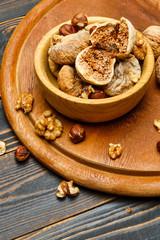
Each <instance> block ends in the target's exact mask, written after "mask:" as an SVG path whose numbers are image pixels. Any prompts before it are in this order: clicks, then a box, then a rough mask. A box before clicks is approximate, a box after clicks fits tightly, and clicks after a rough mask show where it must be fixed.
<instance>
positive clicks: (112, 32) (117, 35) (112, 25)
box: [90, 17, 137, 58]
mask: <svg viewBox="0 0 160 240" xmlns="http://www.w3.org/2000/svg"><path fill="white" fill-rule="evenodd" d="M136 39H137V36H136V30H135V28H134V27H133V25H132V24H131V22H130V21H129V20H128V19H126V18H124V17H122V18H121V19H120V21H116V20H112V21H108V22H105V23H103V24H101V25H100V26H98V27H97V28H96V29H95V30H94V31H93V32H92V34H91V36H90V40H91V43H92V46H93V47H95V48H100V49H105V50H106V51H107V52H112V53H114V54H115V56H116V57H118V58H125V57H126V56H127V55H129V54H130V53H131V51H132V49H133V46H134V45H135V43H136Z"/></svg>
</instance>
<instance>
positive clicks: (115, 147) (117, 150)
mask: <svg viewBox="0 0 160 240" xmlns="http://www.w3.org/2000/svg"><path fill="white" fill-rule="evenodd" d="M121 153H122V145H121V144H120V143H118V144H113V143H110V144H109V155H110V157H111V158H112V159H116V158H117V157H119V156H120V155H121Z"/></svg>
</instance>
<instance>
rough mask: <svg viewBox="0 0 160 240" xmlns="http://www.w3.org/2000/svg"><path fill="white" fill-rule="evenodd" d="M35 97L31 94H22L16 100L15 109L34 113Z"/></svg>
mask: <svg viewBox="0 0 160 240" xmlns="http://www.w3.org/2000/svg"><path fill="white" fill-rule="evenodd" d="M32 106H33V96H32V94H31V93H29V92H22V93H21V94H20V95H19V97H18V99H17V100H16V104H15V109H16V110H19V109H22V110H23V111H24V113H29V112H30V111H32Z"/></svg>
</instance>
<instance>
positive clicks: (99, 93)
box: [90, 89, 106, 99]
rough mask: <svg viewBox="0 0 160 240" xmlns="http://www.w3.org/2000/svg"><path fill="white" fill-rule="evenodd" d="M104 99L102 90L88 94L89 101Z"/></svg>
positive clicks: (104, 94)
mask: <svg viewBox="0 0 160 240" xmlns="http://www.w3.org/2000/svg"><path fill="white" fill-rule="evenodd" d="M105 97H106V93H105V92H104V91H103V90H102V89H95V92H94V93H93V92H92V93H91V94H90V98H91V99H101V98H105Z"/></svg>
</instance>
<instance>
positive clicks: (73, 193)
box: [68, 180, 79, 197]
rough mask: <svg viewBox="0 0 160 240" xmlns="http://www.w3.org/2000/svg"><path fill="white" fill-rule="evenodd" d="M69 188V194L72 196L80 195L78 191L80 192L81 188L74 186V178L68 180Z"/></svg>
mask: <svg viewBox="0 0 160 240" xmlns="http://www.w3.org/2000/svg"><path fill="white" fill-rule="evenodd" d="M68 188H69V191H68V194H69V195H70V196H73V197H74V196H77V195H78V193H79V188H78V187H75V186H73V181H72V180H71V181H69V182H68Z"/></svg>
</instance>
